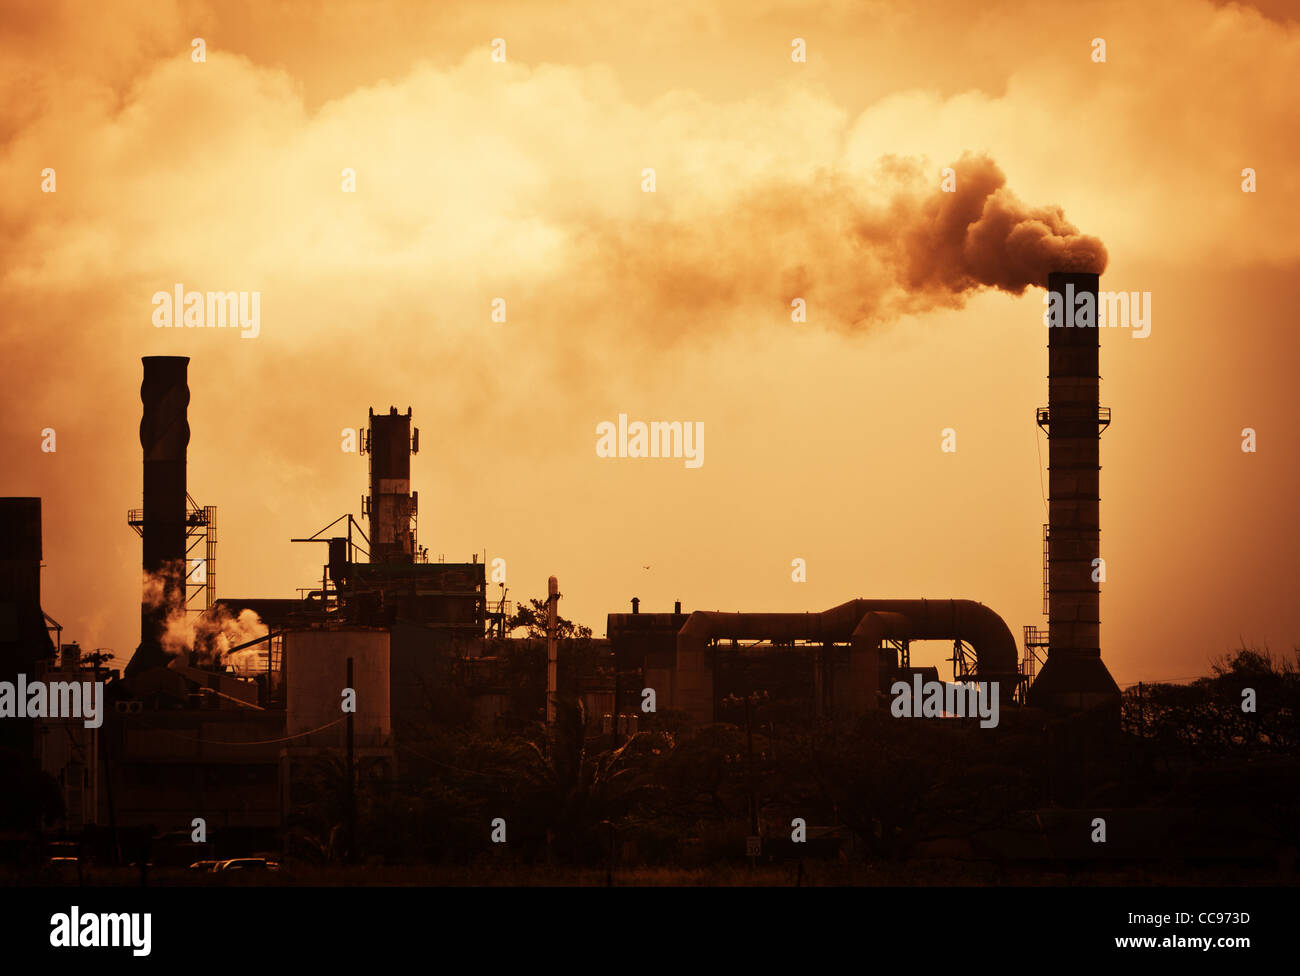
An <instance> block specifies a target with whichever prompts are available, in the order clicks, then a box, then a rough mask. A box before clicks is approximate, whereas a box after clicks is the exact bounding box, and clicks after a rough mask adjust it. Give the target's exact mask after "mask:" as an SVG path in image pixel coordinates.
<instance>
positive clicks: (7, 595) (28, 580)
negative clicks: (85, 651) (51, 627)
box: [0, 498, 54, 681]
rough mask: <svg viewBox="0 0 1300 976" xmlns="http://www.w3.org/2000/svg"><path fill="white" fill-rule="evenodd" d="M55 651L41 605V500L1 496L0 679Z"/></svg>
mask: <svg viewBox="0 0 1300 976" xmlns="http://www.w3.org/2000/svg"><path fill="white" fill-rule="evenodd" d="M53 654H54V644H53V643H52V642H51V641H50V634H49V631H48V630H46V628H45V614H44V612H43V611H42V610H41V500H40V499H39V498H0V679H2V680H7V681H12V680H13V677H14V675H15V674H18V673H20V672H22V673H26V674H28V675H31V674H32V673H33V672H34V671H35V665H36V662H37V661H41V660H45V659H47V658H50V657H52V656H53Z"/></svg>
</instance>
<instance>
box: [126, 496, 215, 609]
mask: <svg viewBox="0 0 1300 976" xmlns="http://www.w3.org/2000/svg"><path fill="white" fill-rule="evenodd" d="M126 523H127V525H129V526H131V528H133V529H135V533H136V535H138V536H142V537H143V536H144V509H142V508H133V509H131V510H130V511H128V512H127V513H126ZM196 553H202V555H196ZM216 602H217V506H215V505H203V506H200V505H199V504H198V503H197V502H196V501H195V500H194V499H193V497H191V495H190V493H189V492H188V491H187V492H186V493H185V609H186V610H187V611H189V612H190V613H206V612H207V611H208V610H211V609H212V605H213V604H214V603H216Z"/></svg>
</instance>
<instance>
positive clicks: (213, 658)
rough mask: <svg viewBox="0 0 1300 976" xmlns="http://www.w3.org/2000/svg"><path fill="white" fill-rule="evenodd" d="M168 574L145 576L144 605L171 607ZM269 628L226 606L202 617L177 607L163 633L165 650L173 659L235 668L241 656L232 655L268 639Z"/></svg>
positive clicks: (253, 616)
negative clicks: (261, 638)
mask: <svg viewBox="0 0 1300 976" xmlns="http://www.w3.org/2000/svg"><path fill="white" fill-rule="evenodd" d="M167 586H168V578H167V575H166V573H145V574H144V579H143V591H142V603H143V604H144V605H145V606H147V607H149V608H150V609H158V608H159V607H161V606H163V605H164V604H165V603H167V597H166V589H167ZM267 633H268V630H267V626H266V624H265V623H263V622H262V618H261V617H259V616H258V615H257V613H256V612H254V611H252V610H243V611H241V612H240V613H239V614H238V615H235V614H232V613H231V612H230V611H229V610H227V609H226V608H225V607H223V606H216V607H213V608H212V609H210V610H206V611H204V612H203V613H201V614H198V613H190V612H189V611H187V610H186V609H185V607H184V605H179V606H173V607H172V608H171V609H170V610H169V612H168V614H167V618H166V622H165V624H164V630H163V633H162V638H161V643H162V649H163V650H164V651H165V652H166V653H167V654H170V655H172V656H173V657H177V658H179V657H182V656H184V658H185V659H186V660H188V661H189V663H191V664H223V663H224V664H234V663H238V662H237V661H236V660H235V659H236V658H240V657H241V652H236V653H235V654H234V655H231V654H230V649H231V648H232V647H238V646H239V645H240V644H245V643H247V642H248V641H251V640H254V639H256V638H258V637H265V636H266V635H267Z"/></svg>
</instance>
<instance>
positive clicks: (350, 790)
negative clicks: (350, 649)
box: [344, 658, 357, 861]
mask: <svg viewBox="0 0 1300 976" xmlns="http://www.w3.org/2000/svg"><path fill="white" fill-rule="evenodd" d="M344 687H345V688H351V689H352V696H353V697H352V710H351V711H349V712H348V713H347V776H348V786H347V793H346V803H347V808H346V812H345V814H344V815H345V816H346V817H347V824H346V827H345V842H346V844H347V847H346V848H345V853H344V859H345V860H347V861H351V860H352V834H353V832H354V830H355V829H356V822H357V796H356V788H357V779H356V763H355V759H356V757H355V755H354V749H353V746H354V743H355V735H356V728H355V721H354V720H355V718H356V688H355V686H354V685H353V684H352V658H348V673H347V684H346V685H344Z"/></svg>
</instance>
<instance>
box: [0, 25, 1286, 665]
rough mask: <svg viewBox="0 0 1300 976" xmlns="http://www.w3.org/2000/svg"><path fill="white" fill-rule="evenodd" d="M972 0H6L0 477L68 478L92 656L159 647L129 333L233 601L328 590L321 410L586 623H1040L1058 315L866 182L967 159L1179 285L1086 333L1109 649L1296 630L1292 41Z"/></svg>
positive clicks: (60, 493)
mask: <svg viewBox="0 0 1300 976" xmlns="http://www.w3.org/2000/svg"><path fill="white" fill-rule="evenodd" d="M977 6H978V9H975V8H973V7H972V5H970V4H968V3H966V2H964V0H963V2H952V3H936V4H927V5H913V4H903V3H861V2H849V0H832V2H826V3H820V4H818V3H812V4H803V3H794V2H791V3H782V2H752V0H746V2H743V3H740V2H728V3H712V4H709V3H705V4H692V5H689V7H682V8H680V9H679V8H678V7H677V5H672V4H662V3H659V2H655V3H650V2H620V3H617V4H609V3H602V2H599V0H597V2H592V3H551V4H542V3H532V2H517V3H490V2H489V3H475V4H472V5H471V4H462V5H450V4H428V3H423V2H419V3H416V2H412V3H392V4H372V3H364V4H363V3H344V2H336V3H330V4H325V5H321V9H316V5H309V4H307V3H273V2H261V0H259V2H250V3H243V4H241V3H229V4H225V3H223V4H201V3H170V4H169V3H161V2H160V3H148V4H144V3H141V4H138V5H137V7H138V10H136V11H135V12H132V11H131V10H130V9H129V8H128V7H126V6H125V5H116V4H114V5H111V7H110V5H101V4H97V3H90V2H86V3H51V2H31V3H15V2H12V0H6V2H5V3H4V7H5V11H4V17H3V19H4V23H5V27H4V31H3V33H2V34H0V86H2V87H3V99H2V101H0V113H2V114H0V185H2V186H3V194H2V195H0V223H2V224H3V234H0V249H3V250H2V251H0V259H2V260H0V312H2V313H3V314H2V315H0V357H2V359H3V363H4V366H5V374H6V375H5V382H4V384H3V386H2V387H0V445H2V446H3V452H4V453H3V457H4V464H3V469H2V470H0V494H5V495H40V496H42V497H43V498H44V516H45V562H46V569H45V571H44V577H43V582H44V588H45V589H44V603H45V609H46V610H47V611H48V612H49V613H50V614H51V615H53V616H54V617H55V618H56V619H58V620H60V621H61V622H62V623H63V624H64V625H65V628H66V629H65V632H64V637H65V639H75V640H79V641H81V642H82V643H83V645H85V646H88V647H97V646H107V647H112V648H114V649H116V650H117V652H118V653H119V656H120V657H122V658H123V659H125V657H127V656H129V654H130V652H131V651H132V650H133V649H134V646H135V644H136V642H137V641H138V626H139V616H138V600H139V564H140V546H139V540H138V538H137V536H136V534H135V533H134V532H133V531H132V530H131V529H130V528H129V527H128V526H127V525H126V523H125V513H126V510H127V509H128V508H130V507H132V506H137V505H139V503H140V445H139V441H138V423H139V417H140V400H139V387H140V378H141V367H140V357H141V356H144V355H185V356H189V357H191V363H190V389H191V393H192V396H191V406H190V426H191V430H192V437H191V442H190V450H189V463H190V467H189V488H190V492H191V494H192V495H193V496H194V497H195V498H196V500H198V502H199V503H200V504H209V505H216V506H218V509H219V518H220V530H219V531H220V543H219V547H218V565H217V575H218V580H219V585H218V590H219V592H220V593H221V594H223V595H233V596H253V595H261V596H291V595H293V594H294V592H295V588H296V587H299V586H310V585H312V583H313V580H318V579H319V575H320V563H321V561H322V560H323V559H324V555H325V553H324V547H321V546H307V545H297V544H293V543H291V542H289V539H290V538H291V537H294V536H304V535H308V534H310V533H312V532H314V531H316V530H317V529H319V528H321V527H322V526H324V525H325V524H326V523H328V522H330V521H331V520H333V519H334V518H335V517H336V516H338V515H340V514H342V513H343V512H345V511H349V510H351V511H354V512H357V511H358V510H359V499H360V496H361V495H362V493H363V492H364V491H365V486H366V476H367V467H366V463H365V460H364V459H363V458H360V457H358V456H357V455H354V454H345V453H343V452H342V451H341V450H340V443H341V440H340V430H341V429H342V428H344V427H349V426H350V427H356V426H360V425H361V424H362V423H363V422H364V419H365V416H366V410H367V408H368V407H372V406H373V407H375V408H376V409H378V410H387V408H388V407H389V405H390V404H391V405H396V406H397V407H398V408H399V409H401V410H405V409H406V407H407V406H411V407H413V408H414V411H415V422H416V426H418V427H419V428H420V429H421V440H420V446H421V452H420V454H419V455H418V456H417V457H416V458H415V459H414V464H413V473H412V477H413V482H414V484H413V487H414V488H415V489H416V490H417V491H418V492H419V494H420V542H421V543H422V544H423V545H426V546H428V548H429V550H430V552H431V553H432V554H433V556H434V558H436V557H437V556H438V555H439V554H445V556H446V558H447V559H448V560H450V561H461V560H464V561H468V560H469V558H470V554H471V553H473V552H479V553H483V552H484V551H486V553H487V556H488V558H489V559H491V558H494V557H502V558H504V559H506V560H507V570H508V576H509V585H510V590H511V593H510V595H511V597H513V598H525V597H530V596H540V595H542V594H543V593H544V592H545V587H546V578H547V576H548V575H551V574H555V575H557V576H558V577H559V580H560V588H561V591H562V592H563V594H564V597H565V601H564V603H563V605H562V612H563V613H565V615H566V616H569V617H572V618H575V619H577V620H580V621H582V622H585V623H589V624H591V625H592V626H593V627H594V628H595V630H596V632H597V633H598V634H600V633H602V632H603V630H604V623H605V620H604V617H605V614H606V613H607V612H610V611H622V610H624V609H625V608H626V607H627V605H628V600H629V599H630V598H631V597H633V596H639V597H640V598H641V600H642V608H643V609H645V610H666V609H671V604H672V601H673V600H674V599H680V600H682V601H683V603H684V605H685V607H686V609H688V610H690V609H725V610H821V609H824V608H825V607H828V606H831V605H833V604H836V603H839V602H842V601H843V600H846V599H850V598H852V597H882V598H883V597H934V598H944V597H962V598H969V599H976V600H980V601H982V602H984V603H987V604H989V605H990V606H992V607H993V608H994V609H995V610H997V611H998V612H999V613H1001V614H1002V616H1003V617H1004V618H1005V619H1006V621H1007V622H1008V624H1009V625H1010V626H1011V627H1012V629H1013V630H1014V631H1015V632H1016V633H1017V635H1019V631H1020V627H1021V625H1022V624H1027V623H1033V624H1039V625H1043V626H1045V623H1046V621H1045V618H1044V617H1043V616H1042V614H1041V600H1042V592H1041V571H1042V567H1041V532H1042V523H1043V522H1044V521H1045V520H1046V513H1045V504H1044V501H1043V497H1042V492H1043V487H1042V486H1043V484H1044V482H1045V472H1044V468H1043V466H1044V465H1045V464H1046V460H1047V447H1046V441H1045V438H1044V437H1043V435H1042V434H1040V433H1039V432H1038V431H1037V428H1036V427H1035V425H1034V408H1035V407H1037V406H1040V405H1043V404H1045V403H1046V402H1047V386H1046V372H1047V352H1046V333H1045V330H1044V329H1043V326H1042V318H1041V316H1042V310H1043V306H1042V304H1041V301H1042V292H1041V290H1038V289H1030V290H1028V291H1026V292H1024V293H1023V294H1021V295H1016V294H1009V293H1007V292H1003V291H996V290H985V289H975V290H972V291H969V292H965V293H961V294H952V293H948V294H946V295H943V296H941V299H942V300H940V299H934V300H926V301H909V299H908V294H907V293H906V292H905V291H903V292H899V291H898V290H897V289H895V290H893V291H891V290H890V289H891V285H890V282H891V280H892V279H891V276H890V273H889V272H890V269H891V268H894V267H895V265H894V263H893V262H895V260H896V258H897V254H896V251H895V249H896V248H897V246H898V241H897V240H895V239H894V238H893V237H892V236H891V235H890V229H891V227H892V226H893V225H891V224H890V223H889V222H888V221H887V220H886V221H885V222H884V223H881V222H880V220H879V218H880V217H881V214H882V213H883V214H884V215H885V216H886V217H888V216H890V214H891V213H892V211H890V210H889V209H888V208H889V206H890V205H891V200H893V199H894V198H892V197H890V196H888V195H887V194H885V193H884V190H883V189H882V186H884V184H885V183H887V182H888V180H889V179H891V178H894V177H897V176H898V174H899V173H904V174H910V176H909V178H910V179H912V180H913V181H917V180H919V181H920V183H921V184H926V181H929V185H930V187H931V189H932V188H933V187H934V186H937V185H938V183H939V179H940V171H941V169H942V167H945V166H948V165H950V164H953V163H955V162H956V161H957V160H959V159H960V158H961V157H962V156H963V155H964V154H970V155H971V156H973V157H987V158H988V159H990V160H992V161H993V163H994V164H995V165H996V167H997V168H998V169H999V170H1000V171H1001V172H1002V173H1003V174H1005V178H1006V189H1007V191H1008V192H1010V193H1011V194H1014V196H1015V197H1016V198H1018V199H1019V200H1021V201H1024V203H1025V204H1026V205H1027V206H1028V207H1031V208H1042V207H1060V208H1062V209H1063V210H1064V214H1065V218H1066V219H1067V220H1068V221H1069V222H1070V223H1071V224H1073V225H1074V226H1076V227H1077V228H1078V229H1079V230H1080V231H1082V232H1083V233H1085V234H1089V235H1095V236H1096V237H1098V238H1100V239H1101V240H1102V241H1103V242H1104V244H1105V247H1106V250H1107V251H1108V253H1109V259H1110V260H1109V265H1108V267H1107V270H1106V273H1105V274H1104V275H1103V277H1102V288H1103V289H1113V290H1127V291H1139V292H1150V293H1151V309H1152V324H1151V332H1150V335H1149V336H1148V337H1147V338H1145V339H1135V338H1133V337H1132V335H1131V334H1129V333H1128V332H1126V331H1122V330H1110V331H1107V332H1106V333H1104V334H1103V337H1102V349H1101V368H1102V378H1103V382H1102V403H1103V404H1105V405H1108V406H1110V407H1111V408H1112V410H1113V416H1114V420H1113V424H1112V426H1111V428H1110V429H1109V430H1108V431H1107V432H1106V434H1105V435H1104V438H1103V442H1102V453H1101V457H1102V466H1103V468H1102V507H1101V518H1102V554H1103V556H1104V557H1105V558H1106V561H1107V581H1106V583H1105V584H1104V585H1103V588H1102V648H1103V656H1104V657H1105V659H1106V661H1107V662H1108V664H1109V666H1110V669H1111V672H1112V673H1113V674H1114V676H1115V677H1116V679H1117V680H1118V681H1119V682H1120V683H1121V684H1123V683H1126V682H1130V681H1136V680H1138V679H1157V678H1172V677H1181V676H1185V675H1193V674H1197V673H1201V672H1203V671H1205V670H1206V666H1207V660H1208V658H1209V657H1211V656H1213V655H1217V654H1219V653H1221V652H1224V651H1226V650H1228V649H1230V648H1231V647H1233V646H1235V645H1236V644H1237V643H1238V641H1240V640H1245V641H1247V642H1255V643H1261V644H1262V643H1265V642H1266V643H1268V644H1270V645H1271V646H1272V647H1273V649H1274V650H1277V651H1285V652H1289V649H1290V648H1291V647H1293V646H1294V645H1296V644H1300V600H1297V593H1298V592H1300V570H1298V569H1297V565H1298V563H1297V554H1298V551H1300V528H1298V527H1297V519H1296V516H1295V504H1296V503H1295V497H1296V494H1297V481H1300V477H1298V476H1300V434H1298V433H1297V427H1296V419H1297V418H1296V414H1297V410H1296V404H1297V400H1296V370H1297V363H1300V338H1297V334H1296V318H1295V314H1294V308H1295V300H1294V297H1293V292H1294V290H1295V287H1296V281H1297V278H1298V272H1300V235H1297V234H1296V232H1295V214H1296V213H1298V212H1300V173H1298V172H1297V169H1296V164H1295V160H1296V156H1297V151H1298V150H1300V138H1298V137H1297V133H1298V132H1300V126H1297V121H1298V119H1297V114H1298V113H1297V108H1296V105H1297V103H1296V98H1295V82H1296V79H1297V77H1300V24H1298V23H1297V22H1296V21H1294V20H1287V19H1286V17H1285V12H1286V8H1287V5H1285V4H1282V3H1266V4H1261V5H1260V8H1256V7H1251V6H1247V5H1236V4H1226V5H1224V4H1211V3H1202V2H1190V0H1183V2H1168V3H1159V2H1155V3H1144V4H1133V3H1131V2H1128V0H1119V2H1115V3H1078V4H1075V3H1071V4H1068V5H1066V4H1062V5H1060V7H1059V9H1044V5H1042V4H1040V3H1035V2H1024V3H1019V2H994V3H989V4H982V5H977ZM1261 10H1262V11H1263V12H1261ZM195 37H202V38H203V39H204V42H205V44H206V61H204V62H202V63H196V62H195V61H194V60H193V59H192V57H191V51H192V45H191V40H192V39H193V38H195ZM494 38H502V39H504V41H505V45H506V48H505V50H506V58H507V60H506V62H505V63H498V62H494V61H493V60H492V57H491V54H492V41H493V39H494ZM794 38H803V39H804V40H805V42H806V47H807V61H806V63H797V62H794V61H792V59H791V50H792V48H791V42H792V39H794ZM1094 38H1103V39H1104V40H1105V42H1106V61H1105V62H1104V63H1096V62H1094V61H1093V60H1092V54H1093V50H1094V47H1093V39H1094ZM882 160H883V162H882ZM345 167H348V168H352V169H353V170H355V173H356V192H355V193H345V192H342V188H341V183H342V171H343V169H344V168H345ZM647 167H652V168H654V170H655V176H656V192H654V193H645V192H643V191H642V171H643V170H644V169H645V168H647ZM1247 167H1250V168H1253V169H1254V170H1255V171H1256V173H1257V181H1258V183H1257V192H1255V193H1243V192H1242V170H1243V169H1245V168H1247ZM46 168H52V169H54V170H55V172H56V178H57V191H56V192H54V193H43V192H42V190H41V184H42V171H43V170H45V169H46ZM908 199H911V198H910V197H909V198H908ZM882 208H883V209H882ZM864 214H866V215H868V217H866V218H864V217H863V215H864ZM864 228H869V230H870V232H869V233H868V232H867V230H864ZM882 228H883V231H882ZM901 233H902V232H901V230H900V235H901ZM882 249H883V250H882ZM882 255H883V257H882ZM882 268H883V269H884V270H883V271H882ZM178 282H180V283H183V284H184V285H185V286H186V287H187V288H190V289H197V290H222V291H225V290H242V291H259V292H260V293H261V326H260V327H261V331H260V335H259V336H258V338H256V339H241V338H240V336H239V333H238V332H237V331H233V330H224V329H222V330H215V329H214V330H190V329H156V328H154V327H153V325H152V323H151V314H152V311H153V308H152V305H151V301H150V299H151V296H152V295H153V293H154V292H156V291H159V290H167V291H170V290H171V289H172V288H173V286H174V285H175V284H176V283H178ZM794 297H803V298H805V299H806V301H807V308H808V314H807V317H808V321H807V322H806V323H795V322H792V321H791V316H790V302H791V300H792V298H794ZM494 298H504V299H505V301H506V309H507V321H506V322H505V323H499V322H493V321H492V320H491V303H492V301H493V299H494ZM619 413H626V414H628V415H629V417H630V418H631V419H633V420H637V419H640V420H647V421H648V420H680V421H701V422H703V423H704V425H705V429H706V437H705V445H704V447H705V455H704V457H705V463H704V464H703V465H702V466H701V467H699V468H697V469H691V468H688V467H686V466H685V465H684V464H683V463H682V462H681V461H674V460H630V459H628V460H611V459H601V458H599V457H597V455H596V452H595V449H594V448H595V442H596V436H595V428H596V425H597V424H598V423H599V422H601V421H604V420H616V418H617V416H618V414H619ZM47 427H52V428H54V429H55V431H56V432H57V450H56V451H55V452H54V453H52V454H51V453H44V452H42V450H41V443H42V436H41V431H42V429H44V428H47ZM946 427H951V428H954V429H955V430H956V432H957V448H958V449H957V451H956V452H955V453H943V452H941V450H940V444H941V431H942V429H943V428H946ZM1244 427H1252V428H1254V429H1255V430H1256V432H1257V438H1258V450H1257V452H1256V453H1244V452H1243V451H1242V450H1241V444H1242V434H1241V432H1242V428H1244ZM1040 452H1041V453H1040ZM796 557H799V558H803V559H806V560H807V565H808V581H807V582H806V583H803V584H797V583H794V582H792V581H791V560H792V559H794V558H796ZM646 566H649V567H650V568H649V569H646V568H644V567H646ZM947 653H948V650H947V649H946V648H943V647H941V646H938V645H926V646H924V647H918V648H917V649H916V650H915V651H914V656H913V660H914V663H933V662H935V661H937V660H938V659H940V658H941V657H944V656H946V654H947Z"/></svg>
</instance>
